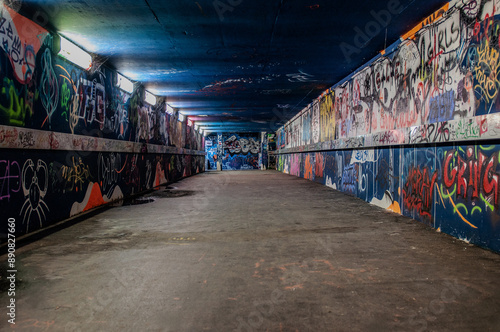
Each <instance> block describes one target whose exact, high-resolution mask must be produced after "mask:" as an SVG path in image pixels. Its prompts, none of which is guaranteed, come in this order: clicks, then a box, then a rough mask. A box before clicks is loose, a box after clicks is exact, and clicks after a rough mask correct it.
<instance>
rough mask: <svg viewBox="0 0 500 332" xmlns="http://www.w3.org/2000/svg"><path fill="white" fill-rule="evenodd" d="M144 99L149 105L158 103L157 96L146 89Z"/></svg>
mask: <svg viewBox="0 0 500 332" xmlns="http://www.w3.org/2000/svg"><path fill="white" fill-rule="evenodd" d="M144 101H145V102H146V103H148V104H149V105H155V104H156V96H155V95H154V94H152V93H151V92H149V91H144Z"/></svg>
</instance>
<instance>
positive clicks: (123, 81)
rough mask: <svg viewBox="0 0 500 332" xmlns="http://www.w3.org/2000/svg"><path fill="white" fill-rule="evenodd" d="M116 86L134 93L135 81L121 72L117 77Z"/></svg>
mask: <svg viewBox="0 0 500 332" xmlns="http://www.w3.org/2000/svg"><path fill="white" fill-rule="evenodd" d="M116 86H117V87H119V88H120V89H122V90H123V91H125V92H128V93H132V92H133V91H134V83H132V81H131V80H129V79H128V78H126V77H125V76H123V75H121V74H119V73H118V76H117V79H116Z"/></svg>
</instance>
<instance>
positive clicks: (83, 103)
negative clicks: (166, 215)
mask: <svg viewBox="0 0 500 332" xmlns="http://www.w3.org/2000/svg"><path fill="white" fill-rule="evenodd" d="M0 9H1V18H0V35H1V37H2V49H1V50H0V82H1V84H2V89H1V90H0V210H1V211H2V212H3V215H4V216H5V217H6V219H5V220H4V222H1V223H0V225H1V226H0V233H1V235H2V236H1V237H2V240H3V237H4V236H5V234H6V233H7V231H6V229H7V217H12V218H15V219H16V231H17V232H18V234H24V233H28V232H31V231H34V230H36V229H38V228H41V227H45V226H48V225H50V224H52V223H54V222H57V221H60V220H63V219H66V218H69V217H70V216H73V215H76V214H78V213H81V212H83V211H86V210H88V209H90V208H93V207H96V206H98V205H101V204H105V203H107V202H110V201H112V200H115V199H119V198H123V197H126V196H128V195H131V194H136V193H139V192H141V191H144V190H147V189H151V188H153V187H155V186H158V185H160V184H163V183H166V182H170V181H175V180H178V179H181V178H182V177H185V176H190V175H193V174H196V173H199V172H202V171H204V153H203V151H200V150H202V149H203V145H202V144H203V138H202V136H201V135H200V134H199V133H198V132H196V131H194V130H192V129H191V128H189V127H188V126H186V123H185V122H183V123H181V122H180V121H178V119H177V115H176V114H168V113H166V112H165V110H166V104H165V98H157V103H156V105H149V104H147V103H145V102H144V101H143V100H144V98H143V95H144V87H143V86H141V85H140V84H136V86H135V89H134V91H133V92H132V93H131V94H130V93H127V92H125V91H123V90H121V89H119V88H118V87H117V85H116V80H117V73H116V72H114V71H112V70H110V69H108V68H106V67H105V66H101V67H99V68H91V69H90V70H85V69H81V68H79V67H77V66H75V65H73V64H72V63H70V62H68V61H67V60H65V59H63V58H61V57H59V56H58V55H57V54H56V53H57V52H56V51H55V50H54V45H55V43H54V40H55V39H56V37H57V36H56V35H54V34H52V33H50V32H49V31H47V30H45V29H44V28H42V27H40V26H38V25H36V24H35V23H33V22H32V21H30V20H28V19H26V18H24V17H22V16H20V15H19V14H17V13H16V12H15V11H13V10H11V9H9V8H8V7H7V6H3V5H2V6H1V8H0ZM61 203H63V204H61Z"/></svg>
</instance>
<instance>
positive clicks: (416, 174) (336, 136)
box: [277, 0, 500, 252]
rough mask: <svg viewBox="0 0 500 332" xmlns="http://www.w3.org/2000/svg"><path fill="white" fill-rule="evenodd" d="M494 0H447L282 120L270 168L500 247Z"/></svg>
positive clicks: (498, 54)
mask: <svg viewBox="0 0 500 332" xmlns="http://www.w3.org/2000/svg"><path fill="white" fill-rule="evenodd" d="M498 8H500V1H498V0H491V1H475V0H471V1H465V0H464V1H456V2H450V3H449V4H446V5H445V6H443V7H442V8H440V9H439V10H438V11H437V12H436V13H434V14H433V15H431V16H429V17H428V18H426V19H425V20H424V21H422V22H421V23H420V24H419V25H418V26H416V27H415V28H414V29H412V30H410V31H409V32H408V33H407V34H406V35H404V36H403V37H402V38H401V39H400V40H399V41H398V42H397V43H396V44H394V45H393V46H392V47H391V48H390V49H388V50H385V51H383V52H381V54H380V55H379V56H378V57H376V58H375V59H373V60H372V61H371V62H370V63H368V64H366V65H365V66H363V67H361V68H359V69H358V70H357V71H355V73H354V74H352V75H351V76H350V77H348V78H346V79H345V80H343V81H342V82H340V83H339V84H337V85H335V86H333V87H332V88H330V89H329V90H327V91H325V92H324V93H323V94H322V95H321V96H320V97H319V98H318V99H316V100H314V101H313V102H312V103H311V104H310V105H309V106H308V107H306V108H305V109H304V110H302V111H301V117H295V118H293V119H292V120H290V121H289V122H287V123H286V124H285V125H284V126H283V127H282V128H280V129H279V130H278V132H277V135H278V137H279V138H280V139H279V144H278V156H277V158H278V160H277V168H278V170H279V171H281V172H285V173H288V174H292V175H296V176H300V177H304V178H307V179H310V180H314V181H316V182H319V183H322V184H324V185H326V186H328V187H331V188H333V189H337V190H340V191H342V192H345V193H347V194H350V195H354V196H356V197H359V198H361V199H363V200H365V201H367V202H370V203H372V204H375V205H377V206H380V207H382V208H384V209H387V210H390V211H393V212H396V213H400V214H403V215H405V216H409V217H412V218H414V219H416V220H418V221H420V222H423V223H425V224H428V225H430V226H433V227H435V228H436V229H438V230H440V231H442V232H446V233H448V234H451V235H453V236H455V237H457V238H460V239H463V240H465V241H467V242H471V243H475V244H478V245H480V246H483V247H487V248H490V249H492V250H495V251H499V252H500V241H499V240H498V239H499V238H500V209H499V200H500V197H499V195H500V192H499V180H500V169H499V163H500V159H499V158H500V146H499V145H497V143H498V138H499V137H500V136H499V135H500V124H499V123H500V117H499V115H500V114H495V113H498V112H499V111H500V102H499V99H498V98H499V95H500V43H499V40H500V38H499V36H500V35H499V31H500V13H499V12H498ZM309 114H310V117H311V131H310V137H307V135H304V134H305V133H304V132H303V133H302V134H303V135H302V145H301V146H296V144H295V142H294V139H293V135H294V131H295V128H296V123H298V122H299V121H302V127H303V128H308V126H309V125H307V126H306V127H304V125H303V122H304V119H308V117H309ZM316 116H317V118H316ZM315 119H317V121H318V124H315V121H316V120H315ZM306 121H307V120H306ZM332 121H333V122H332ZM316 143H319V144H316ZM383 146H386V147H383ZM303 151H315V152H314V153H310V152H303Z"/></svg>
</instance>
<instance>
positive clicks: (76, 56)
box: [59, 36, 92, 70]
mask: <svg viewBox="0 0 500 332" xmlns="http://www.w3.org/2000/svg"><path fill="white" fill-rule="evenodd" d="M59 56H61V57H63V58H65V59H66V60H69V61H71V62H73V63H74V64H75V65H77V66H79V67H81V68H83V69H85V70H89V69H90V67H92V57H91V56H90V54H88V53H87V52H85V51H84V50H82V49H81V48H80V47H78V46H76V45H75V44H73V43H72V42H70V41H69V40H67V39H66V38H64V37H62V36H61V50H60V51H59Z"/></svg>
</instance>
